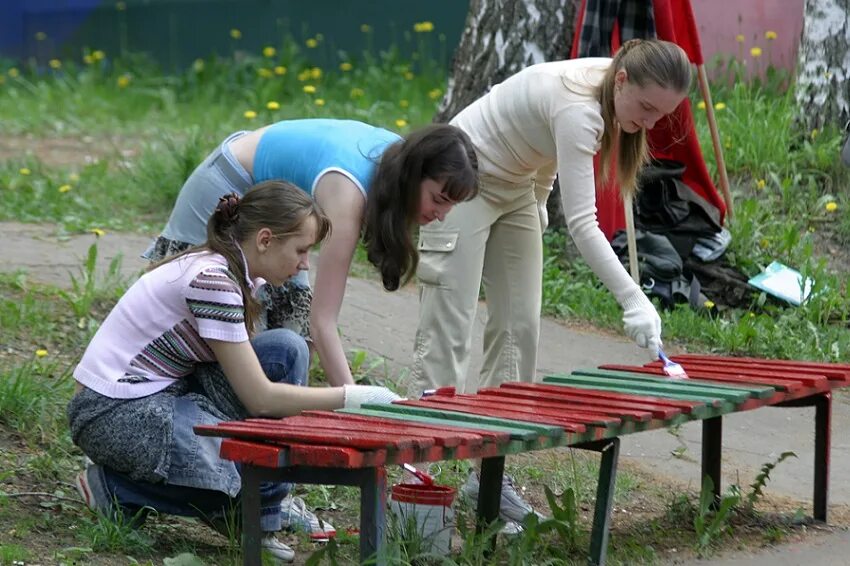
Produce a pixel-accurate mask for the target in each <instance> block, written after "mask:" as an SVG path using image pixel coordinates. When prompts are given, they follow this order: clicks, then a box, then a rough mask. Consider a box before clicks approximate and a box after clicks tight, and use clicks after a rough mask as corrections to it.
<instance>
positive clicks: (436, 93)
mask: <svg viewBox="0 0 850 566" xmlns="http://www.w3.org/2000/svg"><path fill="white" fill-rule="evenodd" d="M441 96H443V91H442V90H440V89H438V88H435V89H431V90H430V91H428V98H430V99H431V100H437V99H438V98H440V97H441Z"/></svg>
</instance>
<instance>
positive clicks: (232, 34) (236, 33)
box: [230, 28, 242, 39]
mask: <svg viewBox="0 0 850 566" xmlns="http://www.w3.org/2000/svg"><path fill="white" fill-rule="evenodd" d="M230 37H231V38H233V39H242V32H241V31H240V30H238V29H236V28H233V29H232V30H230Z"/></svg>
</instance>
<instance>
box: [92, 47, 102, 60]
mask: <svg viewBox="0 0 850 566" xmlns="http://www.w3.org/2000/svg"><path fill="white" fill-rule="evenodd" d="M91 56H92V59H94V60H95V61H100V60H101V59H105V58H106V53H104V52H103V51H101V50H100V49H96V50H95V51H92V54H91Z"/></svg>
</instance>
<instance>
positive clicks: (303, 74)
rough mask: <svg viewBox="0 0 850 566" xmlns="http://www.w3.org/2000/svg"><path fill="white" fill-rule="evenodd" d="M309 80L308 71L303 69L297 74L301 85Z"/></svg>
mask: <svg viewBox="0 0 850 566" xmlns="http://www.w3.org/2000/svg"><path fill="white" fill-rule="evenodd" d="M309 78H310V69H304V70H303V71H301V72H300V73H298V80H299V81H301V82H302V83H303V82H304V81H306V80H307V79H309Z"/></svg>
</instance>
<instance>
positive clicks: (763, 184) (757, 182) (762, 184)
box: [756, 179, 767, 190]
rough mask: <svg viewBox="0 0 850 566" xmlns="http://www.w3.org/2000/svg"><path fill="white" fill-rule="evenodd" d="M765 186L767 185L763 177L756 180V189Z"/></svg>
mask: <svg viewBox="0 0 850 566" xmlns="http://www.w3.org/2000/svg"><path fill="white" fill-rule="evenodd" d="M765 186H767V182H766V181H765V180H764V179H759V180H758V181H756V188H757V189H758V190H762V189H763V188H765Z"/></svg>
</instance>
